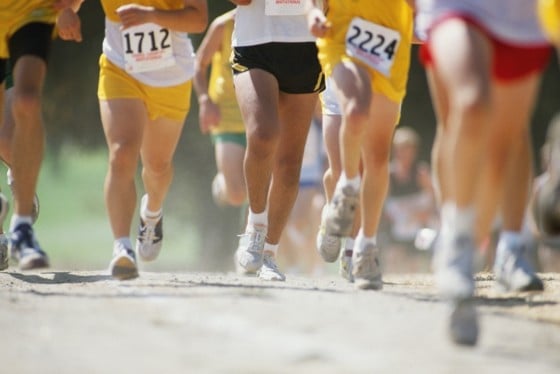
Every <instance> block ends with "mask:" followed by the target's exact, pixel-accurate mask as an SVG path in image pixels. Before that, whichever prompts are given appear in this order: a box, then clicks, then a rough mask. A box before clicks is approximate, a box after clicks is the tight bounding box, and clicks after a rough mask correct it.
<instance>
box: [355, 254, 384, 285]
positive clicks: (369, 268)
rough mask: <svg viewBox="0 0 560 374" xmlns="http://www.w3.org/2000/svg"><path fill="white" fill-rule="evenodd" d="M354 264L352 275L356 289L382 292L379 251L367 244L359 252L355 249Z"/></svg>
mask: <svg viewBox="0 0 560 374" xmlns="http://www.w3.org/2000/svg"><path fill="white" fill-rule="evenodd" d="M352 263H353V267H354V268H353V270H352V275H353V276H354V282H355V284H356V288H359V289H362V290H380V289H382V288H383V280H382V276H381V266H380V263H379V249H378V248H377V247H376V246H375V245H374V244H367V245H366V247H365V248H364V249H363V250H361V251H359V252H358V251H357V250H356V249H354V253H353V258H352Z"/></svg>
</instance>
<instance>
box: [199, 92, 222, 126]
mask: <svg viewBox="0 0 560 374" xmlns="http://www.w3.org/2000/svg"><path fill="white" fill-rule="evenodd" d="M198 119H199V126H200V132H201V133H203V134H207V133H209V132H210V130H212V129H213V128H215V127H216V126H218V124H219V123H220V121H221V119H222V114H221V113H220V107H219V106H218V105H216V103H214V102H213V101H212V100H210V98H208V99H203V100H200V102H199V109H198Z"/></svg>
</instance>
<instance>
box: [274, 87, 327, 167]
mask: <svg viewBox="0 0 560 374" xmlns="http://www.w3.org/2000/svg"><path fill="white" fill-rule="evenodd" d="M318 97H319V96H318V94H286V93H282V94H281V95H280V143H279V145H278V157H279V159H280V160H283V161H285V162H292V161H287V160H293V162H295V163H296V164H295V166H298V169H299V168H300V167H301V161H302V159H303V151H304V149H305V142H306V140H307V134H308V133H309V127H310V126H311V120H312V118H313V112H314V110H315V105H317V99H318Z"/></svg>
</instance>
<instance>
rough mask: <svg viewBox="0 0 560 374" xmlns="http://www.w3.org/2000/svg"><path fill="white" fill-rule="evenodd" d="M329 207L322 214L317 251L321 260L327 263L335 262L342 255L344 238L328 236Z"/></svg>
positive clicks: (324, 208) (325, 207)
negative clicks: (326, 223)
mask: <svg viewBox="0 0 560 374" xmlns="http://www.w3.org/2000/svg"><path fill="white" fill-rule="evenodd" d="M327 208H328V206H327V205H325V206H324V207H323V211H322V213H321V226H319V232H318V233H317V250H318V251H319V254H320V255H321V258H322V259H323V260H325V261H326V262H335V261H336V260H337V258H338V256H339V254H340V247H341V246H342V238H341V237H340V236H334V235H327V233H326V229H325V220H326V213H327Z"/></svg>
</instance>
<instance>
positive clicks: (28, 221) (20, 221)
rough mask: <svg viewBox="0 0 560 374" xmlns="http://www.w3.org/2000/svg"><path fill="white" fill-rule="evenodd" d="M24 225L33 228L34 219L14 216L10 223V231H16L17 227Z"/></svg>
mask: <svg viewBox="0 0 560 374" xmlns="http://www.w3.org/2000/svg"><path fill="white" fill-rule="evenodd" d="M24 223H25V224H28V225H29V226H31V225H32V224H33V219H32V218H31V216H20V215H18V214H14V215H13V216H12V220H11V222H10V231H14V229H15V228H16V227H18V226H19V225H21V224H24Z"/></svg>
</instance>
